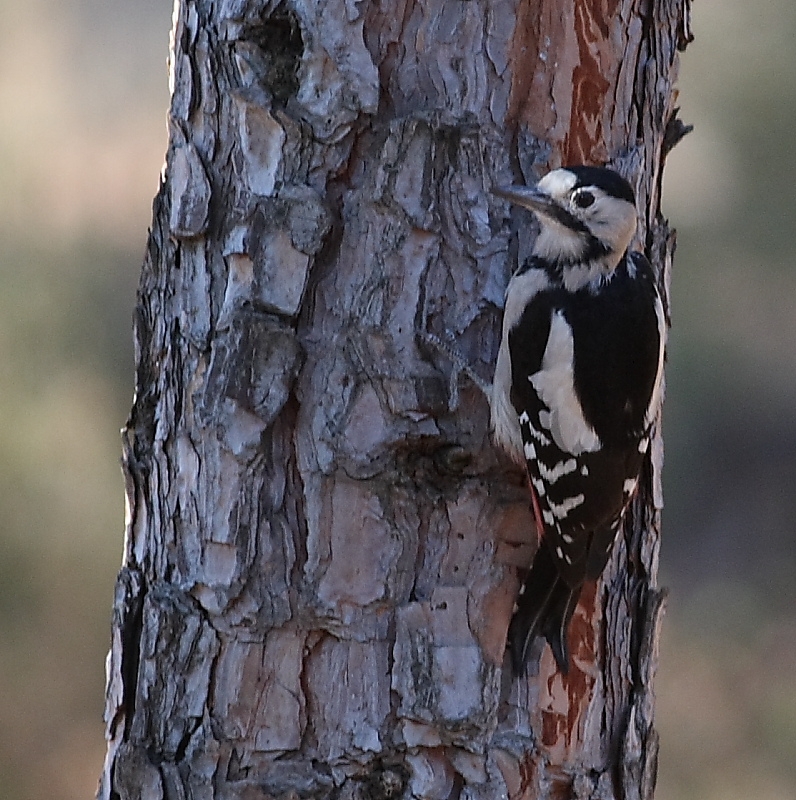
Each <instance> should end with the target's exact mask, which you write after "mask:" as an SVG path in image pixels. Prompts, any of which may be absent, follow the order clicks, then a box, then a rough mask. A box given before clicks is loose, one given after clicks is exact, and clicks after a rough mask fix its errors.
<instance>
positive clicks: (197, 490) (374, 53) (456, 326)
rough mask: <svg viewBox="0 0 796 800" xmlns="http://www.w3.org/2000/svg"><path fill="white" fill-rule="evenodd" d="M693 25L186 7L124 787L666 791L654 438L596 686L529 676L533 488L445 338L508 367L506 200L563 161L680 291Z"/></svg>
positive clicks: (588, 627)
mask: <svg viewBox="0 0 796 800" xmlns="http://www.w3.org/2000/svg"><path fill="white" fill-rule="evenodd" d="M687 6H688V2H687V0H668V1H663V0H660V1H658V0H646V1H645V0H612V1H611V2H608V0H603V1H602V2H598V1H597V0H588V1H587V0H558V2H556V1H555V0H537V1H536V2H533V0H467V1H465V0H403V1H402V2H396V3H386V2H378V0H365V1H364V2H360V3H356V2H345V1H344V0H281V2H280V1H279V0H272V1H271V2H265V1H264V0H216V2H211V1H210V0H177V3H176V5H175V18H174V31H173V37H172V53H171V59H170V78H171V91H172V98H171V107H170V112H169V125H170V141H169V147H168V153H167V159H166V169H165V172H164V177H163V181H162V184H161V188H160V192H159V193H158V196H157V197H156V199H155V202H154V207H153V222H152V229H151V231H150V236H149V242H148V246H147V252H146V258H145V263H144V268H143V274H142V278H141V286H140V291H139V295H138V304H137V308H136V313H135V339H136V395H135V399H134V404H133V408H132V411H131V415H130V419H129V421H128V423H127V426H126V428H125V430H124V432H123V440H124V441H123V443H124V458H123V468H124V475H125V481H126V493H127V512H128V513H127V521H126V536H125V548H124V562H123V566H122V569H121V571H120V573H119V578H118V582H117V587H116V598H115V604H114V616H113V637H112V647H111V651H110V654H109V657H108V685H107V698H106V723H107V739H108V755H107V759H106V764H105V768H104V772H103V776H102V779H101V784H100V797H102V798H104V800H110V798H123V799H124V800H128V798H130V799H132V798H142V800H143V799H145V800H150V799H155V798H156V799H158V800H159V799H160V798H169V800H171V798H180V799H182V798H213V800H221V799H222V798H295V797H312V798H321V797H323V798H326V797H328V798H350V799H352V800H353V799H354V798H362V799H363V800H364V798H371V799H372V800H380V799H383V800H387V798H398V797H405V798H470V799H472V800H475V798H479V800H491V799H492V798H495V799H497V798H504V797H509V798H512V800H520V799H521V798H523V799H525V800H530V798H558V797H561V798H563V797H573V798H587V797H594V798H634V797H638V798H651V797H652V794H653V790H654V783H655V773H656V765H657V750H658V746H657V735H656V733H655V729H654V727H653V705H654V695H653V686H652V682H653V676H654V671H655V663H656V647H657V641H658V625H659V620H660V616H661V609H662V604H663V593H662V592H661V590H660V589H659V588H658V586H657V582H656V573H657V559H658V543H659V531H660V527H659V509H660V506H661V492H660V468H661V463H662V445H661V439H660V436H658V437H657V439H656V444H655V447H654V448H653V449H652V455H651V459H650V463H649V465H648V469H646V471H645V475H644V480H643V481H642V483H643V491H642V492H641V493H640V495H639V497H638V499H637V501H636V502H635V504H634V506H633V509H632V512H633V513H632V514H631V515H629V520H628V523H627V525H626V528H625V531H624V536H623V537H622V538H621V540H620V541H619V542H618V544H617V546H616V548H615V552H614V556H613V559H612V562H611V564H610V566H609V568H608V569H607V571H606V573H605V575H604V577H603V580H601V581H600V583H599V584H598V586H597V588H596V590H595V591H593V592H591V593H585V594H586V595H587V596H585V597H584V598H583V599H582V601H581V604H580V606H579V608H578V610H577V612H576V616H575V618H574V620H573V624H572V632H571V647H572V650H573V662H574V663H573V667H572V669H571V672H570V675H569V676H568V677H567V678H563V677H562V676H561V675H560V674H558V673H557V672H556V669H555V664H554V662H553V659H552V656H551V654H550V652H549V649H547V648H544V649H543V648H541V647H540V648H539V653H538V654H537V657H536V660H535V662H534V665H533V667H534V668H533V669H532V672H534V674H532V675H530V676H529V677H528V678H526V679H522V680H513V679H512V678H511V674H510V670H509V668H508V666H507V661H506V660H505V658H504V648H505V638H506V629H507V626H508V621H509V617H510V614H511V610H512V605H513V601H514V596H515V594H516V591H517V587H518V574H517V569H518V568H520V569H521V568H525V567H527V566H528V565H529V564H530V561H531V557H532V554H533V549H534V548H535V547H536V534H535V531H534V527H533V523H532V514H531V512H530V508H529V498H528V494H527V489H526V487H525V484H524V480H523V476H522V475H521V474H519V473H518V472H517V471H516V470H515V469H514V468H513V467H512V466H511V465H510V464H509V463H508V462H507V460H506V459H505V458H504V457H503V456H502V455H501V454H500V453H499V452H497V451H496V450H495V449H494V448H493V446H492V445H491V443H490V441H489V436H488V407H487V403H486V400H485V398H484V397H483V395H482V394H481V392H480V391H479V390H478V389H477V388H476V387H475V386H474V385H473V384H472V383H471V382H470V381H469V380H468V379H467V378H465V377H463V376H462V375H460V374H459V367H458V366H457V365H456V364H455V363H451V361H450V360H448V359H446V358H445V357H444V356H443V355H442V354H441V353H440V352H439V351H438V350H437V349H435V348H434V347H430V346H429V345H428V344H427V339H426V337H425V334H426V333H431V334H433V335H435V336H437V337H439V338H440V339H442V340H448V341H455V347H456V349H457V350H458V351H460V352H462V353H463V354H464V355H465V357H466V358H467V359H468V361H469V362H470V363H471V364H472V365H473V366H474V368H475V370H476V371H477V372H479V373H480V374H481V375H482V376H483V378H484V379H487V380H488V379H490V378H491V370H492V365H493V364H494V359H495V355H496V351H497V346H498V342H499V333H500V318H501V313H500V309H501V307H502V293H503V290H504V287H505V285H506V283H507V281H508V277H509V274H510V272H511V270H512V268H513V265H514V264H515V262H516V259H517V258H522V257H523V256H524V254H526V253H527V252H528V249H529V247H530V244H531V241H532V236H533V228H532V225H530V224H529V222H530V221H529V219H528V217H527V216H525V215H521V214H520V213H519V212H512V213H513V214H516V216H515V218H513V219H511V220H510V219H508V218H507V216H506V215H507V213H508V212H507V211H506V208H505V206H504V204H502V203H501V202H500V201H497V200H496V199H495V198H493V197H492V196H491V195H490V191H489V190H490V188H491V186H492V185H493V184H495V183H509V182H513V181H514V182H516V181H517V180H525V181H527V182H530V181H532V180H534V179H536V178H537V177H539V175H540V174H541V173H542V172H545V171H547V170H548V169H551V168H553V167H556V166H559V165H561V164H567V163H606V162H607V163H609V164H611V165H613V166H614V167H615V168H616V169H618V170H619V171H621V172H622V173H623V174H624V175H626V176H627V177H628V178H629V179H630V180H631V182H632V183H633V185H634V186H635V188H636V191H637V196H638V204H639V212H640V217H641V220H642V224H641V226H640V233H639V239H638V244H639V245H640V246H642V247H643V248H644V249H645V250H646V252H647V253H648V255H649V256H650V257H651V260H652V262H653V264H654V265H655V267H656V269H657V271H658V272H659V275H660V281H661V286H662V288H663V290H664V291H665V290H666V289H667V288H668V281H669V271H670V266H671V258H672V253H673V250H674V236H673V232H672V231H670V229H669V228H668V226H667V224H666V221H665V220H664V219H663V217H662V215H661V211H660V191H661V180H662V170H663V164H664V159H665V156H666V153H667V152H668V149H669V148H670V147H671V146H672V145H673V143H674V142H675V141H676V140H677V138H678V137H679V136H680V135H682V125H681V124H680V123H679V122H678V121H677V119H676V110H675V108H674V102H675V97H676V93H675V90H674V82H675V79H676V73H677V63H678V55H677V51H678V49H681V48H682V47H683V46H684V45H685V43H686V42H687V40H688V38H689V31H688V7H687ZM667 294H668V293H667Z"/></svg>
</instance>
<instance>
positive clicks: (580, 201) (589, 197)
mask: <svg viewBox="0 0 796 800" xmlns="http://www.w3.org/2000/svg"><path fill="white" fill-rule="evenodd" d="M572 201H573V202H574V203H575V205H576V206H577V207H578V208H588V207H589V206H590V205H591V204H592V203H593V202H594V195H593V194H592V193H591V192H587V191H586V190H585V189H580V190H578V191H577V192H575V194H574V195H572Z"/></svg>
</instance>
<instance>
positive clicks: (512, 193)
mask: <svg viewBox="0 0 796 800" xmlns="http://www.w3.org/2000/svg"><path fill="white" fill-rule="evenodd" d="M492 194H493V195H495V197H500V198H502V199H503V200H508V201H509V203H514V204H515V205H518V206H522V207H523V208H527V209H529V210H531V211H533V212H534V213H536V214H538V215H539V216H540V217H542V222H544V220H545V219H548V220H552V221H554V222H557V223H558V224H559V225H563V226H564V227H565V228H569V229H570V230H572V231H575V232H576V233H589V230H588V228H587V227H586V226H585V225H584V224H583V223H582V222H581V221H580V220H579V219H577V218H576V217H574V216H573V215H572V214H570V213H569V211H567V209H566V208H564V207H563V206H561V205H559V204H558V203H557V202H556V201H555V200H554V199H553V198H552V197H550V195H549V194H546V193H545V192H542V191H540V190H539V189H537V188H536V187H535V186H503V187H501V186H494V187H492Z"/></svg>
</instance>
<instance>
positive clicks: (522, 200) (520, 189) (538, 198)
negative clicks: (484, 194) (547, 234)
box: [492, 186, 559, 217]
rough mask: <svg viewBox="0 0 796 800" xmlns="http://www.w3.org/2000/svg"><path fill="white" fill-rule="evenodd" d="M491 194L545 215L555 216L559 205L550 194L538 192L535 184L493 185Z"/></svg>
mask: <svg viewBox="0 0 796 800" xmlns="http://www.w3.org/2000/svg"><path fill="white" fill-rule="evenodd" d="M492 194H493V195H495V197H500V198H501V199H502V200H508V201H509V203H514V204H515V205H518V206H522V207H523V208H527V209H530V210H531V211H536V212H537V213H538V214H544V215H545V216H547V217H555V216H557V210H558V208H559V206H558V205H557V203H556V202H555V201H554V200H553V199H552V198H551V197H550V195H548V194H545V193H544V192H540V191H539V190H538V189H537V188H536V187H535V186H493V187H492Z"/></svg>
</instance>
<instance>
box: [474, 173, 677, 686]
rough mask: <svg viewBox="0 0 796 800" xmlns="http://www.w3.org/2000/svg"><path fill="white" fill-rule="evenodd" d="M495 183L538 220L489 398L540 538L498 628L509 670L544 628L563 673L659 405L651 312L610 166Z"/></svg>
mask: <svg viewBox="0 0 796 800" xmlns="http://www.w3.org/2000/svg"><path fill="white" fill-rule="evenodd" d="M493 191H494V193H495V194H496V195H497V196H498V197H500V198H503V199H505V200H508V201H509V202H511V203H515V204H517V205H520V206H523V207H525V208H527V209H530V210H531V211H533V212H534V213H535V214H536V216H537V217H538V219H539V222H540V224H541V231H540V233H539V235H538V237H537V239H536V242H535V245H534V248H533V252H532V255H531V257H530V258H529V259H528V260H527V261H525V263H523V264H522V265H521V266H520V267H519V269H518V270H517V272H516V273H515V274H514V276H513V277H512V278H511V281H510V282H509V285H508V288H507V290H506V302H505V310H504V316H503V335H502V340H501V344H500V350H499V353H498V358H497V365H496V368H495V377H494V382H493V385H492V394H491V399H490V406H491V423H492V429H493V435H494V438H495V441H496V442H497V443H498V444H499V445H500V446H501V447H502V448H504V449H505V450H506V451H507V452H508V453H509V455H510V456H511V457H512V458H513V459H514V460H515V461H517V462H518V463H520V464H521V465H523V466H524V467H526V468H527V472H528V477H529V479H530V484H531V494H532V499H533V508H534V515H535V518H536V523H537V526H538V528H539V531H540V532H541V535H542V541H541V542H540V544H539V547H538V550H537V552H536V555H535V557H534V560H533V564H532V566H531V569H530V572H529V573H528V576H527V578H526V579H525V581H524V583H523V586H522V588H521V589H520V595H519V597H518V599H517V606H516V609H515V612H514V616H513V617H512V620H511V624H510V627H509V644H510V649H511V658H512V665H513V668H514V671H515V673H516V674H524V672H525V670H526V662H527V658H528V650H529V646H530V644H531V642H532V641H533V639H534V637H536V636H544V637H545V638H546V639H547V641H548V642H549V644H550V647H551V648H552V651H553V655H554V657H555V660H556V662H557V664H558V668H559V670H560V671H561V672H562V673H564V674H566V673H567V671H568V668H569V653H568V647H567V630H568V627H569V622H570V620H571V618H572V614H573V611H574V610H575V607H576V605H577V603H578V598H579V596H580V593H581V588H582V586H583V584H584V582H585V581H586V580H589V579H596V578H598V577H599V575H600V574H601V573H602V571H603V569H604V567H605V565H606V563H607V561H608V557H609V555H610V551H611V547H612V545H613V542H614V539H615V538H616V535H617V532H618V531H619V529H620V526H621V523H622V518H623V515H624V513H625V510H626V508H627V506H628V503H629V502H630V500H631V498H632V497H633V494H634V492H635V491H636V487H637V484H638V478H639V472H640V470H641V466H642V463H643V459H644V455H645V453H646V452H647V449H648V447H649V441H650V434H651V427H652V425H653V422H654V420H655V418H656V415H657V413H658V407H659V405H660V399H661V377H662V372H663V355H664V338H665V322H664V314H663V306H662V303H661V298H660V295H659V294H658V290H657V288H656V284H655V276H654V274H653V271H652V267H651V266H650V263H649V261H647V259H646V258H645V257H644V255H643V254H642V253H640V252H628V247H629V245H630V242H631V240H632V238H633V234H634V233H635V230H636V208H635V196H634V193H633V190H632V188H631V187H630V184H628V182H627V181H626V180H625V179H624V178H622V177H621V176H620V175H618V174H617V173H616V172H613V171H612V170H609V169H604V168H599V167H584V166H576V167H567V168H566V169H556V170H554V171H552V172H550V173H548V174H547V175H546V176H545V177H544V178H542V180H541V181H539V183H538V184H537V185H536V186H533V187H525V186H510V187H507V188H501V189H495V190H493Z"/></svg>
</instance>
